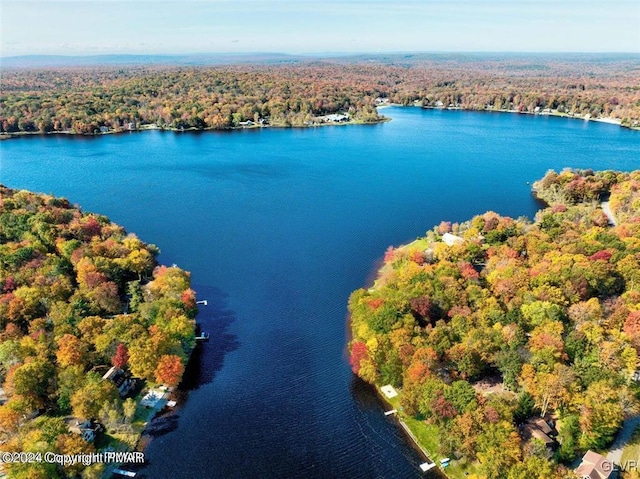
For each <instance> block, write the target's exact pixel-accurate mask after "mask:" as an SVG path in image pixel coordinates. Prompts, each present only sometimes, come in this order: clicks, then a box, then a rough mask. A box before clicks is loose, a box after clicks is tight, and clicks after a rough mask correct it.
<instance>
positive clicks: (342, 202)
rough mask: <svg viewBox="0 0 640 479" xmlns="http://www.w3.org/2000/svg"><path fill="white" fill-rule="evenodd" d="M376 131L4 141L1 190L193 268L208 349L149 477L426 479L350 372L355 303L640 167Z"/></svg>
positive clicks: (457, 127) (596, 155)
mask: <svg viewBox="0 0 640 479" xmlns="http://www.w3.org/2000/svg"><path fill="white" fill-rule="evenodd" d="M381 113H383V114H384V115H387V116H390V117H391V118H393V120H392V121H391V122H387V123H382V124H378V125H372V126H364V125H363V126H358V125H353V126H345V127H326V128H315V129H311V128H309V129H262V130H257V129H255V130H244V131H233V132H205V133H184V134H179V133H170V132H160V131H149V132H141V133H132V134H125V135H117V136H116V135H108V136H103V137H97V138H66V137H33V138H24V139H16V140H10V141H4V142H2V143H1V144H0V152H1V164H0V182H2V183H3V184H5V185H7V186H9V187H11V188H25V189H29V190H33V191H38V192H45V193H53V194H55V195H58V196H65V197H67V198H69V199H70V200H71V201H72V202H74V203H78V204H80V205H82V207H83V208H84V209H86V210H88V211H95V212H98V213H101V214H105V215H107V216H109V217H110V218H111V219H112V220H113V221H115V222H117V223H119V224H121V225H124V226H125V227H126V228H127V229H128V230H129V231H134V232H135V233H136V234H137V235H138V236H139V237H140V238H141V239H143V240H144V241H146V242H150V243H154V244H157V245H158V246H159V247H160V248H161V250H162V254H161V255H160V258H159V260H160V261H161V262H163V263H164V264H171V263H176V264H178V265H179V266H180V267H182V268H184V269H186V270H189V271H191V273H192V280H193V287H194V289H195V290H196V291H197V292H198V295H199V299H207V300H208V306H206V307H203V308H202V309H201V312H200V314H199V317H198V320H199V322H200V323H201V324H202V326H203V329H205V330H207V331H209V332H210V333H211V340H210V342H209V343H208V344H207V345H206V346H205V347H204V349H203V351H202V354H201V357H200V363H199V367H198V368H197V370H196V371H195V373H196V376H197V378H196V380H195V383H196V384H195V385H194V389H193V390H192V391H191V392H190V394H189V396H188V398H187V399H186V401H185V402H184V403H183V404H182V405H181V406H180V407H179V408H178V411H177V413H176V418H177V419H175V420H174V421H173V423H172V427H171V428H169V429H173V430H170V431H169V432H167V433H165V434H162V435H160V436H158V437H156V438H154V439H153V440H152V441H151V443H150V445H149V447H148V448H147V450H146V455H147V459H148V460H149V465H148V466H146V467H145V468H144V469H143V470H142V471H141V472H142V473H143V474H145V475H146V476H147V477H152V478H161V477H176V478H193V477H211V478H235V477H237V478H244V477H261V478H269V477H272V478H282V477H300V478H307V477H317V478H327V477H339V478H397V477H400V478H404V477H406V478H411V477H416V478H417V477H424V475H423V474H422V473H421V472H420V471H419V469H418V464H419V463H420V462H421V458H420V456H419V455H418V454H417V453H416V452H415V451H414V449H413V448H412V447H411V445H410V444H409V443H408V442H407V440H406V438H405V437H404V435H403V434H402V432H401V430H400V428H399V427H397V425H396V424H395V423H394V420H393V419H392V418H387V417H385V416H384V415H383V409H384V408H383V405H382V404H381V403H380V401H379V400H378V399H377V397H376V395H375V392H374V391H372V389H371V388H369V387H368V386H366V385H364V384H362V383H361V382H359V381H357V380H356V379H354V377H353V375H352V374H351V371H350V369H349V366H348V364H347V361H346V354H345V344H346V340H347V324H346V302H347V298H348V295H349V294H350V292H351V291H353V290H354V289H356V288H359V287H362V286H365V284H366V281H367V278H369V277H371V272H372V268H375V264H376V261H377V260H378V259H379V258H380V257H381V256H382V254H383V253H384V251H385V249H386V248H387V246H389V245H398V244H402V243H406V242H408V241H411V240H413V239H414V238H416V237H417V236H419V235H423V234H424V232H425V231H426V230H427V229H429V228H431V227H432V226H434V225H436V224H438V223H439V222H440V221H442V220H447V221H464V220H466V219H469V218H471V217H472V216H473V215H475V214H479V213H482V212H484V211H487V210H493V211H496V212H498V213H500V214H503V215H509V216H514V217H518V216H521V215H526V216H529V217H531V216H533V215H534V214H535V211H536V210H537V209H538V206H539V205H538V204H537V203H536V201H535V200H534V199H533V197H532V196H531V191H530V188H531V187H530V184H528V183H532V182H533V181H535V180H536V179H539V178H541V177H542V176H543V175H544V173H545V171H546V170H548V169H550V168H554V169H556V170H558V169H562V168H564V167H575V168H593V169H617V170H624V171H629V170H633V169H638V168H640V136H639V135H640V134H639V133H638V132H634V131H630V130H626V129H622V128H619V127H617V126H615V125H607V124H600V123H589V122H584V121H578V120H571V119H564V118H554V117H541V116H538V117H536V116H524V115H515V114H499V113H476V112H462V111H438V110H421V109H417V108H396V107H392V108H387V109H384V110H382V111H381Z"/></svg>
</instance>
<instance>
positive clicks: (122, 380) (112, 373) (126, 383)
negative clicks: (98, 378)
mask: <svg viewBox="0 0 640 479" xmlns="http://www.w3.org/2000/svg"><path fill="white" fill-rule="evenodd" d="M102 379H104V380H105V381H111V382H112V383H113V384H115V386H116V387H117V388H118V394H120V397H122V398H123V397H125V396H126V395H127V394H129V392H130V391H131V390H132V389H133V387H134V386H135V381H134V380H133V379H131V378H129V377H127V375H126V374H125V372H124V371H123V370H122V369H120V368H117V367H115V366H111V368H110V369H109V370H108V371H107V372H106V373H104V376H102Z"/></svg>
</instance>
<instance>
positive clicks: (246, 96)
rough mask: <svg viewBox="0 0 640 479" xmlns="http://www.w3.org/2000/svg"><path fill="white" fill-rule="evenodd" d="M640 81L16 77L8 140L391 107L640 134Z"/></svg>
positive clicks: (303, 71)
mask: <svg viewBox="0 0 640 479" xmlns="http://www.w3.org/2000/svg"><path fill="white" fill-rule="evenodd" d="M639 84H640V68H639V62H638V61H637V60H635V61H634V60H632V59H618V60H616V59H611V60H608V61H600V62H590V61H589V60H588V59H582V60H581V59H579V58H578V59H576V58H573V59H562V58H550V59H545V58H541V57H537V56H536V57H531V58H528V57H523V58H505V59H479V58H470V59H467V60H466V61H457V60H452V59H447V58H446V57H445V58H444V59H439V60H436V59H427V58H421V57H418V58H404V57H402V56H398V57H393V58H391V59H385V58H379V59H375V58H372V59H366V60H365V59H360V60H352V61H346V60H343V61H340V60H337V59H336V60H314V61H311V60H309V61H300V62H297V63H295V62H294V63H291V64H289V63H284V64H275V65H259V64H249V65H219V66H160V65H155V66H153V65H148V66H127V67H119V66H101V67H100V66H96V67H87V66H82V67H81V66H78V67H62V68H56V67H47V68H38V69H7V70H5V71H3V81H2V85H1V86H0V109H1V111H2V113H0V115H1V116H0V133H2V134H3V135H4V136H5V137H6V136H11V135H16V134H19V133H23V134H24V133H34V134H35V133H68V134H98V133H107V132H121V131H130V130H138V129H143V128H144V127H149V126H150V125H153V126H154V127H156V128H161V129H173V130H207V129H228V128H237V127H247V126H267V125H269V126H277V127H291V126H314V125H320V124H327V123H329V124H337V123H341V122H357V123H375V122H378V121H381V118H380V116H379V115H378V113H377V111H376V106H377V105H380V104H388V103H393V104H400V105H418V106H424V107H431V108H459V109H466V110H487V111H517V112H522V113H540V114H561V115H568V116H576V117H580V118H592V119H598V118H609V119H615V120H618V121H619V122H620V123H621V124H622V125H623V126H627V127H638V126H640V87H638V85H639ZM331 115H337V116H334V117H331Z"/></svg>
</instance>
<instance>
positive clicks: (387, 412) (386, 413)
mask: <svg viewBox="0 0 640 479" xmlns="http://www.w3.org/2000/svg"><path fill="white" fill-rule="evenodd" d="M397 412H398V410H397V409H392V410H391V411H385V412H384V415H385V416H391V415H392V414H396V413H397Z"/></svg>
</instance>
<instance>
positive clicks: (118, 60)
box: [0, 52, 638, 68]
mask: <svg viewBox="0 0 640 479" xmlns="http://www.w3.org/2000/svg"><path fill="white" fill-rule="evenodd" d="M536 58H538V59H541V60H545V61H571V62H589V63H596V64H598V63H607V62H611V61H616V62H619V61H625V60H633V61H637V60H638V55H637V54H633V53H512V52H508V53H504V52H467V53H465V52H390V53H319V54H313V55H289V54H286V53H259V52H258V53H194V54H180V55H123V54H113V55H22V56H13V57H4V58H0V67H1V68H38V67H59V66H95V65H232V64H252V63H253V64H263V65H264V64H291V63H309V62H318V61H330V62H332V63H344V62H347V63H371V62H374V63H382V64H408V65H414V64H420V63H424V62H433V61H442V62H456V63H460V64H464V63H472V62H477V61H504V60H511V61H513V60H525V59H526V60H531V59H536Z"/></svg>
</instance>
